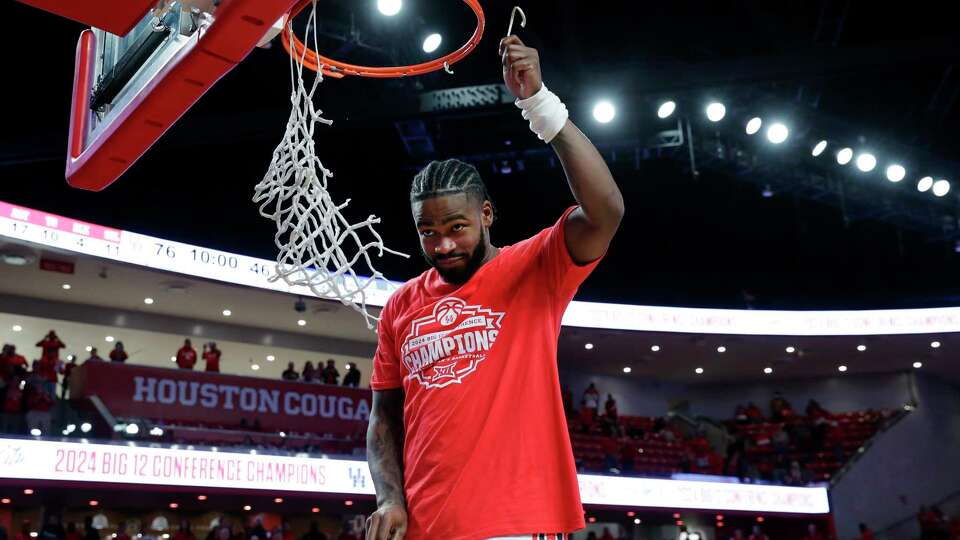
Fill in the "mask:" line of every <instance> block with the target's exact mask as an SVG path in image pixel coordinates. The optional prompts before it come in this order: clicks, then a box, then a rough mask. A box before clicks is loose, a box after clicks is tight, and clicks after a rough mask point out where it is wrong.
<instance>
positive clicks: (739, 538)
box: [730, 529, 747, 540]
mask: <svg viewBox="0 0 960 540" xmlns="http://www.w3.org/2000/svg"><path fill="white" fill-rule="evenodd" d="M746 538H747V537H746V536H744V535H743V529H734V531H733V536H731V537H730V540H746Z"/></svg>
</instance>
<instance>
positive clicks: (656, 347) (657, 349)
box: [650, 345, 660, 352]
mask: <svg viewBox="0 0 960 540" xmlns="http://www.w3.org/2000/svg"><path fill="white" fill-rule="evenodd" d="M650 350H651V351H653V352H660V346H659V345H654V346H653V347H650Z"/></svg>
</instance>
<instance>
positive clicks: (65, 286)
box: [61, 283, 73, 291]
mask: <svg viewBox="0 0 960 540" xmlns="http://www.w3.org/2000/svg"><path fill="white" fill-rule="evenodd" d="M61 287H63V290H65V291H69V290H70V289H72V288H73V287H71V286H70V284H69V283H64V284H63V285H61Z"/></svg>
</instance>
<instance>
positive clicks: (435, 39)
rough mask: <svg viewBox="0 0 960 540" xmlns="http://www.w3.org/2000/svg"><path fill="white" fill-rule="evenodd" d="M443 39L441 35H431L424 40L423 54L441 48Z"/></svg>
mask: <svg viewBox="0 0 960 540" xmlns="http://www.w3.org/2000/svg"><path fill="white" fill-rule="evenodd" d="M442 41H443V37H442V36H441V35H440V34H430V35H429V36H427V38H426V39H424V40H423V52H425V53H432V52H433V51H435V50H437V49H439V48H440V43H441V42H442Z"/></svg>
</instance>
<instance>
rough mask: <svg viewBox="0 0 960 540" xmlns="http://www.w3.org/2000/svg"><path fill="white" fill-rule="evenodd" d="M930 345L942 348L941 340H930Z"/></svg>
mask: <svg viewBox="0 0 960 540" xmlns="http://www.w3.org/2000/svg"><path fill="white" fill-rule="evenodd" d="M930 347H932V348H934V349H939V348H940V342H939V341H931V342H930Z"/></svg>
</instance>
